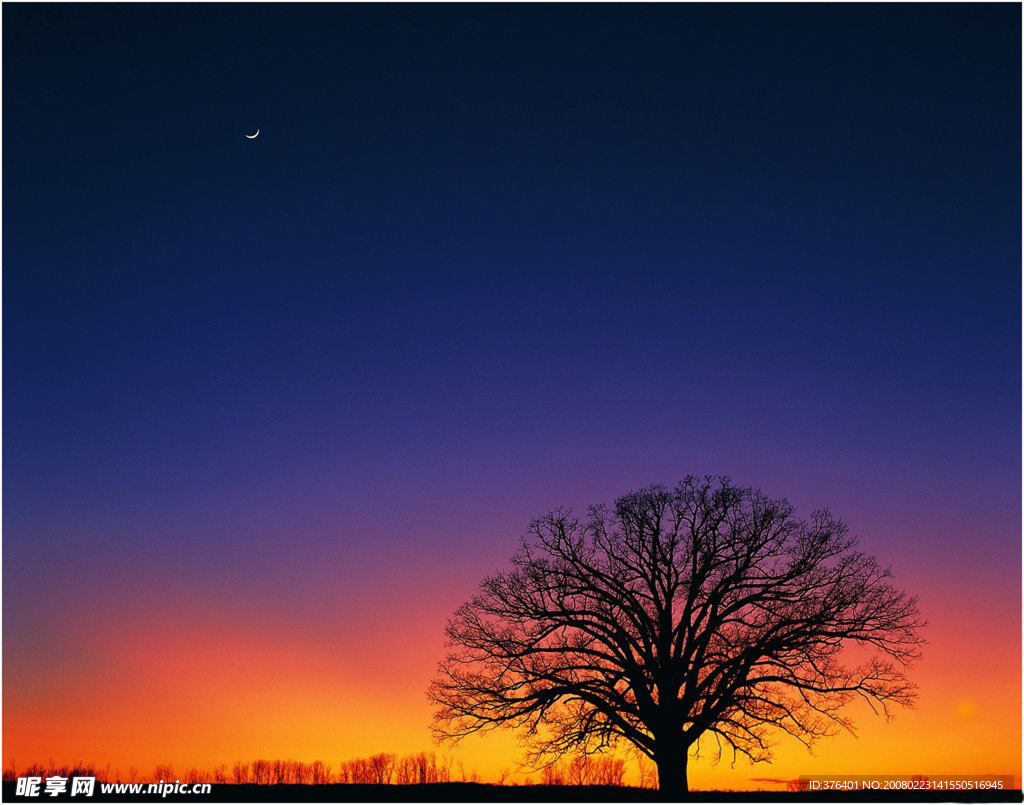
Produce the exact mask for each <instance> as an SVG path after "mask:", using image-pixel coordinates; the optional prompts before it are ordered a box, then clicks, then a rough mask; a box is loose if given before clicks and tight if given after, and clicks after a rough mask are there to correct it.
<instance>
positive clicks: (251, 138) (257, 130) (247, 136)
mask: <svg viewBox="0 0 1024 805" xmlns="http://www.w3.org/2000/svg"><path fill="white" fill-rule="evenodd" d="M259 136H260V130H259V129H256V133H255V134H246V135H245V139H247V140H255V139H256V138H257V137H259Z"/></svg>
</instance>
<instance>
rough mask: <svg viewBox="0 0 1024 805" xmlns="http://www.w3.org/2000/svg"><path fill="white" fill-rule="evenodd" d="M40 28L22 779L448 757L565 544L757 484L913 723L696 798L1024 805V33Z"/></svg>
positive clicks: (8, 620) (7, 165) (26, 58)
mask: <svg viewBox="0 0 1024 805" xmlns="http://www.w3.org/2000/svg"><path fill="white" fill-rule="evenodd" d="M3 22H4V26H3V67H4V70H3V98H4V112H5V114H4V116H3V166H4V175H3V213H4V214H3V414H4V418H3V604H4V607H3V693H4V701H3V714H4V720H3V762H4V763H5V764H9V763H10V762H12V761H15V762H16V763H18V764H21V765H23V764H25V763H29V762H34V761H43V762H45V761H46V760H48V759H51V758H52V759H54V760H55V761H58V762H62V761H68V762H70V761H74V760H79V759H83V760H86V761H91V762H95V763H98V764H100V765H101V766H102V765H106V764H107V763H110V764H111V765H112V766H113V767H120V768H127V767H129V766H135V767H137V768H139V769H142V770H148V769H151V768H152V767H153V766H154V765H155V764H157V763H170V764H172V765H174V767H175V768H176V769H184V768H187V767H189V766H207V767H209V766H214V765H216V764H219V763H228V764H231V763H232V762H234V761H235V760H247V759H252V758H255V757H260V756H263V757H292V758H297V759H300V760H313V759H315V758H323V759H324V760H326V761H328V762H332V763H336V762H337V761H339V760H342V759H344V758H348V757H354V756H358V755H365V754H370V753H373V752H379V751H391V752H407V751H419V750H422V749H427V750H429V749H431V748H437V747H433V746H432V743H431V738H430V733H429V730H428V725H429V721H430V705H429V703H428V702H427V700H426V697H425V690H426V688H427V685H428V684H429V682H430V680H431V677H432V675H433V672H434V668H435V666H436V663H437V662H438V660H440V659H441V657H442V655H443V642H444V638H443V627H444V623H445V620H446V618H447V617H448V616H449V615H450V614H451V613H452V611H453V610H454V609H455V608H456V607H457V606H458V605H459V604H460V603H461V602H462V601H463V600H465V599H466V598H468V597H469V596H470V595H471V594H472V593H473V592H474V590H475V588H476V585H477V583H478V582H479V580H480V579H481V578H482V577H483V576H484V575H486V574H488V573H491V572H493V571H495V570H497V569H499V568H501V567H502V566H503V565H504V564H505V563H506V562H507V560H508V558H509V557H510V556H511V555H512V553H513V552H514V550H515V548H516V545H517V541H518V538H519V537H520V536H521V535H522V534H523V532H524V531H525V528H526V526H527V524H528V523H529V521H530V519H531V518H532V517H534V516H536V515H539V514H541V513H543V512H545V511H548V510H550V509H551V508H553V507H555V506H559V505H571V506H574V507H577V508H582V507H584V506H586V505H587V504H590V503H594V502H599V501H610V500H612V499H614V498H615V497H616V496H617V495H619V494H622V493H624V492H627V491H629V490H632V489H636V488H638V487H641V486H645V485H647V484H649V483H654V482H661V483H668V484H671V483H674V482H675V481H677V480H678V479H680V478H681V477H683V476H684V475H686V474H688V473H697V474H703V473H721V474H726V475H730V476H732V477H733V479H734V480H735V481H736V482H738V483H741V484H745V485H746V484H749V485H752V486H756V487H760V488H761V489H763V490H764V491H766V492H768V493H770V494H772V495H779V496H785V497H788V498H789V499H790V500H791V501H792V502H793V503H794V504H795V505H796V506H797V507H798V511H799V512H800V513H802V514H804V515H809V514H810V512H811V511H812V510H814V509H816V508H822V507H827V508H829V509H831V510H832V511H833V512H834V513H835V514H837V515H838V516H840V517H842V518H843V519H844V520H845V521H846V522H847V523H848V524H849V525H850V527H851V529H852V531H853V532H854V533H855V534H857V535H858V536H859V538H860V541H861V545H862V546H863V547H864V548H865V549H866V550H867V551H868V552H870V553H872V554H875V555H876V556H878V557H879V559H880V560H881V561H882V562H883V563H886V564H891V565H892V567H893V570H894V572H895V574H896V581H897V583H898V584H899V585H901V586H902V587H904V588H905V589H907V590H909V591H911V592H913V593H916V594H918V595H919V597H920V602H921V609H922V611H923V613H924V615H925V617H926V618H927V620H928V621H929V627H928V629H927V631H926V633H925V637H926V639H927V640H928V641H929V645H928V646H927V647H926V649H925V657H924V659H923V660H922V661H921V662H920V663H919V665H918V666H917V668H916V670H915V672H914V675H913V676H914V679H915V680H916V681H917V682H918V683H919V685H920V700H919V704H918V707H917V708H916V709H915V710H914V711H912V712H903V713H900V714H899V715H898V717H897V719H896V720H895V721H894V722H892V723H891V724H886V723H885V722H884V721H882V720H879V719H875V718H872V717H871V716H870V714H869V713H866V712H858V711H855V712H854V713H853V715H854V716H855V718H856V720H857V722H858V725H859V727H860V730H859V737H857V738H854V737H852V736H844V737H841V738H837V739H835V740H833V741H828V742H824V743H822V744H820V745H819V746H818V747H817V748H816V749H815V754H814V755H809V754H807V753H806V752H805V751H804V749H803V748H802V747H801V746H799V745H797V744H795V743H794V742H793V741H791V740H789V741H787V740H785V739H780V741H779V745H778V747H777V750H776V763H775V764H774V765H772V766H770V767H767V766H763V765H761V766H757V767H751V766H749V765H747V764H744V763H742V762H741V763H738V764H737V765H736V767H735V768H732V767H730V765H729V763H728V762H723V763H721V764H718V765H717V766H715V765H713V764H712V763H711V762H710V760H709V759H707V758H704V759H701V760H699V761H697V762H696V763H695V764H694V765H693V767H692V769H691V773H690V781H691V785H692V786H694V787H731V788H744V787H751V786H756V785H758V784H757V783H754V782H751V780H752V778H757V777H779V778H788V777H794V776H797V775H799V774H828V773H864V774H874V773H878V774H884V773H905V774H961V773H963V774H968V773H970V774H979V773H994V774H1013V775H1015V776H1016V778H1017V785H1018V786H1019V785H1020V772H1021V768H1020V758H1021V743H1020V741H1021V737H1020V723H1021V688H1020V685H1019V683H1020V679H1021V638H1020V635H1021V610H1020V601H1021V542H1020V540H1021V498H1020V489H1021V469H1020V467H1021V464H1020V458H1021V457H1020V444H1021V430H1020V410H1021V396H1020V394H1021V375H1020V366H1021V352H1020V343H1021V341H1020V330H1021V319H1020V311H1021V307H1020V298H1021V285H1020V283H1021V274H1020V264H1021V243H1020V219H1021V208H1020V198H1021V186H1020V176H1021V162H1020V147H1021V139H1020V137H1021V130H1020V120H1021V105H1020V97H1021V86H1020V59H1021V52H1020V8H1019V6H1016V5H1012V4H1004V5H973V6H964V5H910V6H889V7H879V6H875V5H852V6H829V7H823V6H806V5H799V6H788V7H784V6H767V5H743V6H714V7H709V6H699V5H691V6H664V5H659V6H634V7H623V6H617V5H603V6H595V7H582V6H569V5H551V6H542V5H530V6H518V7H515V6H490V7H487V6H443V5H437V6H400V5H392V6H368V5H355V6H342V5H321V4H314V5H306V6H289V7H284V6H278V5H265V4H259V5H237V4H231V5H223V6H221V5H188V6H184V5H182V6H175V5H149V6H135V5H120V6H104V5H68V6H61V5H37V4H30V5H12V4H5V5H4V6H3ZM257 129H259V131H260V134H259V137H257V138H256V139H254V140H249V139H246V138H245V136H244V135H245V134H251V133H252V132H254V131H256V130H257ZM439 751H447V750H440V749H439ZM517 752H518V750H517V748H516V745H515V742H514V739H513V737H512V736H508V735H497V736H493V737H489V738H485V739H481V740H474V741H472V742H470V743H469V744H467V745H465V746H464V747H462V748H461V749H460V750H459V754H458V756H459V757H460V758H461V759H463V760H464V762H465V765H466V767H467V768H474V769H476V770H478V771H479V772H480V773H481V774H482V775H483V776H484V778H485V779H489V778H493V777H494V776H495V775H496V774H497V772H498V771H499V770H500V769H502V768H515V766H516V760H517V757H518V754H517Z"/></svg>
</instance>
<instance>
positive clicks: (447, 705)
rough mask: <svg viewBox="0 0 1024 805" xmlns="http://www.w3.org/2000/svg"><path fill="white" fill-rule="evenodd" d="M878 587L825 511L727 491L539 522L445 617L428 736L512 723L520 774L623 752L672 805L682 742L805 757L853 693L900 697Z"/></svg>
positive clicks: (647, 492) (685, 491)
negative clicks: (784, 744)
mask: <svg viewBox="0 0 1024 805" xmlns="http://www.w3.org/2000/svg"><path fill="white" fill-rule="evenodd" d="M890 575H891V574H890V571H889V569H888V568H884V567H882V566H880V565H879V564H878V562H877V561H876V560H875V559H874V558H873V557H871V556H867V555H865V554H864V553H861V552H859V551H857V550H856V541H855V540H854V539H853V538H852V537H850V536H849V535H848V532H847V528H846V526H845V525H844V524H843V523H842V522H840V521H839V520H837V519H835V518H834V517H832V516H831V515H830V514H829V513H828V512H826V511H823V512H817V513H815V514H814V515H813V516H812V517H811V519H810V521H809V522H805V521H803V520H800V519H798V518H797V517H795V516H794V509H793V507H792V506H791V505H790V504H789V503H788V502H787V501H785V500H774V499H771V498H769V497H767V496H766V495H764V494H762V493H761V492H759V491H756V490H753V489H747V488H739V487H737V486H734V485H733V484H732V483H731V482H730V481H729V479H727V478H693V477H689V478H686V479H685V480H684V481H682V482H681V483H680V484H679V485H678V486H677V487H676V488H675V489H672V490H669V489H666V488H665V487H661V486H653V487H650V488H647V489H643V490H641V491H638V492H634V493H632V494H628V495H626V496H624V497H622V498H620V499H619V500H618V501H616V503H615V505H614V507H612V508H608V507H604V506H595V507H591V508H590V509H589V510H588V517H587V518H586V519H585V520H580V519H576V518H575V517H574V516H573V515H572V513H571V512H569V511H567V510H556V511H554V512H552V513H551V514H548V515H547V516H545V517H542V518H540V519H538V520H536V521H534V522H533V523H532V524H531V526H530V529H529V533H528V535H527V536H526V537H525V538H524V540H523V543H522V547H521V548H520V550H519V552H518V553H517V554H516V555H515V556H514V558H513V560H512V567H511V569H510V570H507V571H505V572H499V573H497V574H496V575H493V576H490V577H488V578H486V579H484V581H483V582H482V584H481V590H480V592H479V593H478V594H477V595H476V596H475V597H474V598H472V599H471V600H470V601H468V602H467V603H466V604H464V605H462V606H461V607H460V608H459V609H458V610H457V611H456V613H455V615H454V616H453V618H452V619H451V620H450V621H449V623H448V626H447V629H446V632H447V635H448V638H449V647H450V653H449V654H448V656H447V657H446V658H445V659H444V660H443V661H442V662H441V664H440V666H439V673H438V677H437V679H436V680H435V681H434V683H433V684H432V685H431V688H430V697H431V699H432V700H433V701H434V702H435V704H436V705H437V710H436V712H435V732H436V734H437V735H438V736H439V737H442V738H447V739H450V740H453V741H457V740H458V739H460V738H462V737H464V736H466V735H469V734H471V733H475V732H478V731H481V730H487V729H491V728H495V727H511V728H521V729H522V730H523V732H524V737H525V740H526V743H527V747H528V749H529V750H530V751H529V754H528V759H529V760H530V761H531V762H534V763H540V762H550V761H551V760H552V759H555V758H558V757H561V756H563V755H566V754H568V753H576V752H584V753H593V752H598V751H601V750H603V749H606V748H608V747H611V746H613V745H615V744H616V743H617V742H619V741H622V740H625V741H627V742H628V743H630V744H632V745H633V746H635V747H636V748H637V749H638V750H639V751H640V752H642V753H643V754H644V755H646V756H647V757H649V758H651V760H653V761H654V763H655V764H656V766H657V769H658V785H659V788H660V789H661V790H663V791H668V792H682V791H685V790H687V787H688V786H687V769H686V767H687V759H688V757H689V754H690V751H691V749H694V748H695V746H699V745H700V743H699V742H700V741H701V739H702V738H703V739H704V740H711V739H712V738H713V740H714V741H715V744H714V745H715V746H716V747H717V755H718V757H721V755H722V752H723V751H728V752H731V754H732V758H733V760H735V759H736V757H738V756H746V757H747V758H749V759H750V760H751V761H763V760H768V759H769V758H770V744H769V733H770V732H771V730H773V729H777V730H782V731H783V732H786V733H789V734H790V735H792V736H795V737H796V738H797V739H799V740H800V741H803V742H804V743H805V744H809V743H810V742H811V741H812V740H814V739H815V738H817V737H820V736H825V735H830V734H833V733H834V732H836V731H837V730H839V729H842V728H846V729H852V725H851V724H850V722H849V720H848V718H847V717H846V716H844V715H842V713H841V712H840V709H841V708H842V707H843V705H845V704H846V703H848V702H849V701H851V700H852V699H854V698H858V697H859V698H861V699H863V700H864V701H866V702H867V703H868V704H869V705H870V706H871V707H872V709H873V710H875V711H876V712H878V711H881V712H883V713H884V714H885V715H886V716H887V717H888V716H889V715H890V707H891V706H892V705H895V704H899V705H908V704H910V703H911V702H912V700H913V698H914V686H913V685H912V684H911V683H910V682H909V681H908V680H907V679H906V677H905V674H904V671H905V668H906V666H907V665H908V664H909V663H910V662H911V661H913V660H914V659H916V658H917V657H918V652H919V647H920V645H921V642H922V641H921V639H920V637H919V629H920V627H922V626H923V625H924V624H923V622H922V620H921V618H920V615H919V612H918V607H917V601H916V599H915V598H913V597H908V596H907V595H906V594H905V593H903V592H901V591H899V590H897V589H895V588H893V586H892V585H891V584H890V583H889V578H890ZM853 648H860V649H866V652H864V653H861V652H857V651H848V649H853ZM856 654H861V656H859V657H857V656H854V655H856Z"/></svg>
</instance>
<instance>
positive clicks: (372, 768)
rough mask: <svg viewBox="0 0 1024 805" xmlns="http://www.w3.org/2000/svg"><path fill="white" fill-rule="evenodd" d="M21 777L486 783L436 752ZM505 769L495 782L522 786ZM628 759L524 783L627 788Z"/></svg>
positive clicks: (71, 770) (43, 769) (589, 763)
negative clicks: (333, 763) (335, 760)
mask: <svg viewBox="0 0 1024 805" xmlns="http://www.w3.org/2000/svg"><path fill="white" fill-rule="evenodd" d="M18 777H42V778H43V779H45V778H47V777H68V778H70V777H95V778H96V779H97V780H100V781H102V782H110V783H137V782H138V783H141V782H145V783H150V782H160V781H161V780H164V781H174V780H180V781H181V782H183V783H216V784H219V785H226V784H237V785H244V784H256V785H326V784H329V783H336V784H337V783H341V784H345V783H351V784H362V785H367V784H369V785H416V784H424V783H451V782H473V783H478V782H481V778H480V775H479V774H478V773H477V772H476V771H473V770H467V769H466V768H465V766H464V765H463V764H462V762H461V761H456V760H455V759H454V758H451V757H449V756H446V755H440V756H439V755H437V754H436V753H434V752H418V753H416V754H411V755H401V756H399V755H396V754H392V753H390V752H380V753H378V754H376V755H370V756H369V757H362V758H355V759H354V760H343V761H341V762H340V763H339V764H338V766H337V769H335V768H334V767H332V766H331V764H329V763H325V762H324V761H322V760H314V761H312V762H310V763H304V762H302V761H300V760H265V759H262V758H261V759H258V760H254V761H252V762H249V763H242V762H238V763H235V764H234V765H233V766H231V767H228V765H227V764H226V763H225V764H221V765H220V766H217V767H216V768H214V769H212V770H204V769H197V768H189V769H186V770H184V771H183V772H182V773H181V774H178V773H177V772H176V771H175V769H174V767H173V766H169V765H164V764H161V765H159V766H157V767H156V768H155V769H153V772H152V774H150V775H146V774H143V773H142V772H140V771H139V770H138V769H136V768H134V767H130V768H129V769H128V770H127V771H126V772H125V771H122V770H121V769H119V768H115V769H112V768H111V767H110V766H109V765H108V766H106V767H105V768H100V767H97V766H94V765H92V764H88V763H82V762H79V763H77V764H74V765H70V766H69V765H64V766H57V765H54V763H53V762H52V761H51V762H50V764H49V765H46V766H44V765H42V764H39V763H34V764H32V765H31V766H27V767H25V768H23V769H19V768H17V766H16V764H15V763H14V762H12V763H11V764H10V765H9V766H8V767H7V768H6V769H4V772H3V779H4V781H5V782H10V781H14V780H16V779H17V778H18ZM509 777H510V771H509V770H508V769H505V770H503V771H502V772H501V773H499V775H498V779H497V780H494V781H493V782H496V783H498V784H499V785H516V784H517V783H515V782H513V781H512V780H510V779H509ZM625 779H626V761H625V760H623V759H622V758H617V757H603V756H593V755H578V756H575V757H572V758H570V759H567V760H563V761H561V762H558V763H555V764H552V765H550V766H546V767H544V768H543V769H541V770H540V771H539V773H538V775H537V779H536V780H534V779H532V778H531V777H527V778H526V779H525V780H524V781H523V783H522V784H523V785H534V784H540V785H608V786H623V785H625V784H626V783H625ZM639 781H640V785H641V786H642V787H645V788H646V787H653V785H654V783H655V780H654V775H653V769H651V768H650V767H648V766H647V765H646V764H643V763H642V764H640V768H639Z"/></svg>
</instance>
